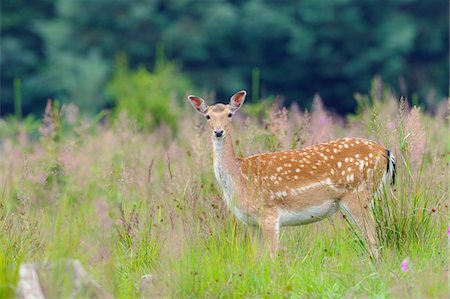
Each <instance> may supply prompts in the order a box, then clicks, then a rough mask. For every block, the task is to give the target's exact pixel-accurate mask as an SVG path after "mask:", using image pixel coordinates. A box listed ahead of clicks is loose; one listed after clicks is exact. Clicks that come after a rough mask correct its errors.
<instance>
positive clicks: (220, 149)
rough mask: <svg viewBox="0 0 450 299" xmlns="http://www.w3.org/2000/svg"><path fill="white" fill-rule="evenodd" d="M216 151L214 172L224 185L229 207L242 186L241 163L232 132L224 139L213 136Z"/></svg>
mask: <svg viewBox="0 0 450 299" xmlns="http://www.w3.org/2000/svg"><path fill="white" fill-rule="evenodd" d="M212 144H213V152H214V174H215V175H216V179H217V182H218V183H219V185H220V186H221V187H222V190H223V193H224V198H225V201H226V202H227V204H228V206H229V207H233V206H234V204H235V202H234V201H235V199H236V196H235V192H236V190H237V189H238V188H240V187H241V185H242V184H241V163H240V161H239V159H238V158H237V157H236V153H235V152H234V148H233V141H232V137H231V134H230V133H228V134H227V135H226V136H225V137H224V138H223V139H217V138H214V137H213V138H212Z"/></svg>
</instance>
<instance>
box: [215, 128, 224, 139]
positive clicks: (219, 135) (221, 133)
mask: <svg viewBox="0 0 450 299" xmlns="http://www.w3.org/2000/svg"><path fill="white" fill-rule="evenodd" d="M214 135H216V137H218V138H219V137H222V136H223V130H218V131H216V130H214Z"/></svg>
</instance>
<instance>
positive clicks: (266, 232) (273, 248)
mask: <svg viewBox="0 0 450 299" xmlns="http://www.w3.org/2000/svg"><path fill="white" fill-rule="evenodd" d="M261 230H262V233H263V237H264V242H265V244H266V247H267V248H268V249H269V255H270V257H271V258H275V257H276V255H277V251H278V234H279V230H280V224H279V215H277V214H275V213H274V214H269V215H265V216H264V217H263V219H262V221H261Z"/></svg>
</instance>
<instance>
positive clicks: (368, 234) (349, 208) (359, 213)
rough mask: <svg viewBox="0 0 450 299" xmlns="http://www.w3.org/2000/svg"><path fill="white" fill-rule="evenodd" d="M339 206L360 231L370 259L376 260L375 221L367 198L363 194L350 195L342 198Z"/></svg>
mask: <svg viewBox="0 0 450 299" xmlns="http://www.w3.org/2000/svg"><path fill="white" fill-rule="evenodd" d="M339 206H340V209H341V211H342V212H343V213H344V214H345V216H348V217H349V218H350V221H351V222H353V224H355V225H356V226H357V227H358V228H359V229H360V230H361V232H362V234H363V237H364V238H365V239H366V242H367V244H368V246H369V251H370V255H371V257H372V258H373V259H375V260H378V259H379V252H378V247H377V237H376V229H375V220H374V218H373V215H372V211H371V208H370V205H369V197H368V196H367V195H365V194H364V193H362V194H358V193H356V192H354V193H350V194H347V195H345V196H344V197H342V199H341V200H340V202H339Z"/></svg>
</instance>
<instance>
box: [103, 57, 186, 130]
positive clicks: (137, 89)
mask: <svg viewBox="0 0 450 299" xmlns="http://www.w3.org/2000/svg"><path fill="white" fill-rule="evenodd" d="M191 86H192V85H191V83H190V82H189V81H188V79H187V78H186V77H184V76H182V75H181V74H180V73H179V72H178V71H177V69H176V67H175V65H174V64H172V63H169V62H166V61H164V60H163V59H160V60H159V62H158V63H157V64H156V66H155V69H154V72H149V71H148V70H147V69H146V68H145V67H144V66H141V67H139V68H138V69H137V70H135V71H133V70H130V69H129V67H128V63H127V61H126V58H125V57H123V56H120V57H119V58H118V59H117V63H116V68H115V72H114V75H113V78H112V80H111V81H110V82H109V84H108V89H107V90H108V91H109V93H110V95H111V96H112V98H113V99H114V101H115V103H116V114H120V113H121V112H126V113H127V114H128V116H130V117H132V118H133V119H135V120H136V121H137V124H138V126H139V128H150V129H153V128H155V127H157V126H158V125H161V124H165V125H167V126H168V127H170V128H171V129H172V131H176V129H177V115H178V109H179V108H178V107H179V105H176V104H177V103H178V104H181V101H180V99H181V98H182V96H183V95H184V94H185V93H186V92H188V91H189V90H192V87H191ZM177 100H178V102H177ZM174 102H175V103H174Z"/></svg>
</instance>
